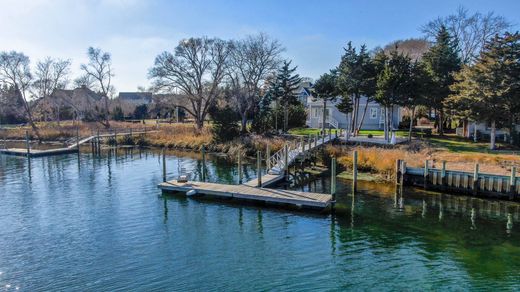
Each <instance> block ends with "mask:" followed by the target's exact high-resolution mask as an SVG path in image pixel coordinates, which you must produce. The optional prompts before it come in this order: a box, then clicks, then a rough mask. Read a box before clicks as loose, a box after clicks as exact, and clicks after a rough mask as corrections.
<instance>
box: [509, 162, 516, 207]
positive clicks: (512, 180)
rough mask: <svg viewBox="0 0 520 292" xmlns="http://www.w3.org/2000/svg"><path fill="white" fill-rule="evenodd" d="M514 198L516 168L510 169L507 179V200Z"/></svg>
mask: <svg viewBox="0 0 520 292" xmlns="http://www.w3.org/2000/svg"><path fill="white" fill-rule="evenodd" d="M515 197H516V167H515V166H513V167H511V178H510V179H509V199H511V200H513V199H514V198H515Z"/></svg>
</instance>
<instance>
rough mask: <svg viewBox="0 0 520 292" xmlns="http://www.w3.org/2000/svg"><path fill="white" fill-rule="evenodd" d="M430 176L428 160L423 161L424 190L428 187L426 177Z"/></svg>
mask: <svg viewBox="0 0 520 292" xmlns="http://www.w3.org/2000/svg"><path fill="white" fill-rule="evenodd" d="M429 174H430V166H429V161H428V159H426V160H425V161H424V188H425V189H426V187H427V186H428V175H429Z"/></svg>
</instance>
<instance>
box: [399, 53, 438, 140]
mask: <svg viewBox="0 0 520 292" xmlns="http://www.w3.org/2000/svg"><path fill="white" fill-rule="evenodd" d="M408 75H409V76H408V78H409V79H408V82H407V83H406V88H405V93H404V94H403V95H402V97H401V98H400V99H399V101H398V104H399V105H401V106H404V107H406V108H408V109H409V110H410V111H411V112H410V128H409V131H408V140H409V141H411V140H412V129H413V122H414V119H415V110H416V108H417V106H419V105H423V104H425V102H426V94H428V92H430V90H431V89H432V81H431V78H430V74H428V72H427V71H426V67H425V65H424V63H422V62H421V61H418V60H416V61H414V62H412V63H410V67H409V72H408Z"/></svg>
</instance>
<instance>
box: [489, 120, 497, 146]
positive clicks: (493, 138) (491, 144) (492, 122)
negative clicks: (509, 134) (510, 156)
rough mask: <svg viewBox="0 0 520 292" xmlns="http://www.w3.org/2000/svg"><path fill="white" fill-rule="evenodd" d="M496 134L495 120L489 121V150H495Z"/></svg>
mask: <svg viewBox="0 0 520 292" xmlns="http://www.w3.org/2000/svg"><path fill="white" fill-rule="evenodd" d="M496 134H497V126H496V122H495V120H493V121H491V137H490V141H489V149H490V150H494V149H495V140H496Z"/></svg>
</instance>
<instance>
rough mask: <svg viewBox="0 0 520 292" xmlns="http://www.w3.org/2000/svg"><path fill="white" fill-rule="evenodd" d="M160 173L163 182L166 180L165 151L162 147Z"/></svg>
mask: <svg viewBox="0 0 520 292" xmlns="http://www.w3.org/2000/svg"><path fill="white" fill-rule="evenodd" d="M162 175H163V182H166V153H165V151H164V148H163V149H162Z"/></svg>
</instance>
